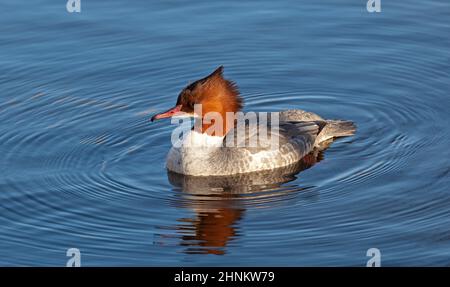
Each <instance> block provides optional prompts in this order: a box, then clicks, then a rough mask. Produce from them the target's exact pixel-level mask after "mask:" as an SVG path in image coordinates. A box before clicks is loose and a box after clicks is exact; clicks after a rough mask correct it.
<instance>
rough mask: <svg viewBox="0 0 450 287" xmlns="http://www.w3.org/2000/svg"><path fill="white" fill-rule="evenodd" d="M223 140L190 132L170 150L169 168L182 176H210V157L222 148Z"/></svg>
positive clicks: (168, 157)
mask: <svg viewBox="0 0 450 287" xmlns="http://www.w3.org/2000/svg"><path fill="white" fill-rule="evenodd" d="M223 138H224V137H216V136H209V135H207V134H202V133H199V132H196V131H190V132H189V133H188V134H187V135H186V136H185V137H184V138H183V139H180V141H179V142H176V143H174V145H173V147H172V148H171V149H170V151H169V154H168V156H167V168H168V169H169V170H171V171H173V172H176V173H181V174H191V175H198V176H201V175H208V174H210V166H209V160H208V159H209V155H210V153H212V152H215V151H217V149H219V148H221V147H222V143H223Z"/></svg>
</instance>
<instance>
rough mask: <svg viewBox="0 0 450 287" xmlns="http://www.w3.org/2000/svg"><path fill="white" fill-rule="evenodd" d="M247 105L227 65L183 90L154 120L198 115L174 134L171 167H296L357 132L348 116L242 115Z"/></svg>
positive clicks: (206, 172) (221, 172) (217, 170)
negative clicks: (334, 118)
mask: <svg viewBox="0 0 450 287" xmlns="http://www.w3.org/2000/svg"><path fill="white" fill-rule="evenodd" d="M243 104H244V101H243V98H242V97H241V95H240V92H239V89H238V86H237V85H236V83H235V82H233V81H231V80H229V79H226V78H225V77H224V67H223V66H220V67H218V68H217V69H215V70H214V71H213V72H212V73H211V74H209V75H208V76H206V77H204V78H201V79H199V80H196V81H194V82H192V83H190V84H188V85H187V86H186V87H185V88H184V89H182V90H181V92H180V93H179V95H178V98H177V101H176V104H175V106H174V107H173V108H170V109H169V110H167V111H165V112H161V113H157V114H154V115H153V116H152V117H151V121H152V122H154V121H156V120H161V119H166V118H174V119H178V120H180V119H194V121H193V125H192V127H190V128H189V129H188V130H186V131H184V132H183V133H182V135H181V136H175V137H174V136H172V147H171V149H170V150H169V152H168V155H167V158H166V167H167V169H168V170H169V171H170V172H173V173H177V174H182V175H189V176H231V175H236V174H244V173H254V172H263V171H264V172H267V171H270V170H275V169H279V168H282V167H287V166H290V165H293V164H295V163H297V162H299V161H301V160H302V159H303V158H304V157H305V156H307V155H309V154H311V153H313V152H315V151H317V150H324V149H325V148H327V147H328V146H329V145H330V144H331V143H332V142H333V141H334V140H335V139H336V138H341V137H347V136H352V135H354V134H355V132H356V125H355V124H354V122H352V121H349V120H328V119H324V118H322V117H320V116H319V115H317V114H315V113H313V112H308V111H304V110H300V109H289V110H282V111H277V112H270V113H258V114H256V113H254V112H248V113H244V112H243V111H242V109H243ZM249 115H250V116H249ZM239 119H241V120H239ZM242 119H243V120H242ZM252 119H254V120H253V121H252Z"/></svg>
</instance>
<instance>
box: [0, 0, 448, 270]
mask: <svg viewBox="0 0 450 287" xmlns="http://www.w3.org/2000/svg"><path fill="white" fill-rule="evenodd" d="M65 2H66V1H63V0H61V1H33V4H30V2H29V1H13V0H6V1H3V2H2V5H1V10H2V12H1V13H2V15H1V17H0V87H1V96H0V99H1V102H0V143H1V144H0V151H1V153H2V159H1V160H0V171H1V173H0V214H1V216H0V226H1V227H0V265H2V266H5V265H6V266H9V265H26V266H28V265H32V266H34V265H56V266H64V265H65V264H66V261H67V259H68V258H67V257H66V250H67V249H68V248H72V247H73V248H79V249H80V250H81V253H82V265H85V266H96V265H147V266H154V265H164V266H172V265H174V266H186V265H231V266H236V265H282V266H284V265H294V266H297V265H332V266H334V265H356V266H365V264H366V261H367V260H368V259H369V258H368V257H366V251H367V249H369V248H372V247H375V248H378V249H380V251H381V254H382V265H384V266H388V265H402V266H403V265H446V266H448V265H449V264H450V230H449V226H450V216H449V214H450V213H449V206H450V193H449V192H450V190H449V187H450V182H449V177H450V164H449V158H450V152H449V144H450V130H449V107H450V95H449V92H450V81H449V73H450V50H449V46H450V37H449V29H450V9H449V4H448V3H447V2H446V1H444V0H440V1H437V0H432V1H418V0H411V1H395V3H392V2H393V1H382V12H381V13H376V14H375V13H373V14H370V13H368V12H367V11H366V9H365V5H366V3H365V2H366V1H350V0H346V1H339V3H336V1H330V0H323V1H308V2H306V1H293V0H292V1H283V3H282V2H279V1H248V2H243V1H227V2H226V3H225V2H224V3H215V2H213V1H196V2H195V3H191V2H185V1H118V0H115V1H93V0H92V1H91V0H89V1H85V0H82V1H81V2H82V12H81V13H80V14H69V13H67V12H66V9H65ZM221 64H223V65H225V74H226V76H227V77H229V78H231V79H233V80H235V81H236V82H237V83H238V84H239V86H240V89H241V92H242V95H243V98H244V99H245V103H246V108H245V109H246V110H254V111H274V110H280V109H294V108H300V109H305V110H310V111H313V112H316V113H318V114H320V115H321V116H323V117H325V118H339V119H348V120H352V121H355V122H356V123H357V125H358V131H357V134H356V135H355V136H354V137H350V138H345V139H342V140H339V141H337V142H335V143H334V144H333V145H332V146H331V147H330V148H329V149H327V150H326V151H325V152H323V153H321V154H317V155H312V156H310V157H309V158H306V159H305V160H304V161H303V162H301V163H299V164H298V165H296V166H292V167H289V170H287V171H286V170H285V171H281V172H280V171H273V172H271V173H269V174H252V175H246V176H239V177H231V178H225V179H224V178H208V179H203V180H202V179H198V178H190V177H182V176H179V175H176V174H170V173H167V171H166V170H165V156H166V153H167V152H168V150H169V148H170V145H171V144H170V133H171V131H172V129H173V128H174V126H171V125H170V124H169V122H168V121H160V122H156V123H150V122H149V116H150V115H151V114H152V113H154V112H156V111H161V110H163V109H165V108H168V107H170V106H171V105H173V103H174V101H175V97H176V95H177V94H178V92H179V90H180V89H181V88H182V87H183V86H185V85H186V84H187V83H188V82H189V81H192V80H195V79H197V78H199V77H202V76H205V75H206V74H208V73H209V72H211V71H212V70H213V69H214V68H215V67H217V66H218V65H221Z"/></svg>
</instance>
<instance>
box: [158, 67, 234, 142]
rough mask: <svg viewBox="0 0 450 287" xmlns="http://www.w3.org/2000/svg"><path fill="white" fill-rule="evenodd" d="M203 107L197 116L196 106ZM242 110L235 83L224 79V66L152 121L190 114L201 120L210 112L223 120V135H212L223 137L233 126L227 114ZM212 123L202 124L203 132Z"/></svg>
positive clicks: (191, 88) (189, 86)
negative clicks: (217, 114)
mask: <svg viewBox="0 0 450 287" xmlns="http://www.w3.org/2000/svg"><path fill="white" fill-rule="evenodd" d="M195 105H201V114H200V115H199V114H195V113H194V112H195V111H194V106H195ZM241 108H242V98H241V97H240V96H239V90H238V88H237V86H236V84H235V83H233V82H232V81H229V80H226V79H225V78H224V77H223V66H220V67H219V68H217V69H216V70H215V71H214V72H213V73H211V74H210V75H209V76H207V77H205V78H203V79H200V80H198V81H195V82H193V83H192V84H189V85H188V86H187V87H186V88H184V89H183V90H182V91H181V93H180V94H179V96H178V99H177V103H176V105H175V107H174V108H172V109H170V110H168V111H167V112H164V113H161V114H157V115H155V116H153V117H152V121H153V120H156V119H161V118H168V117H172V116H175V115H179V114H183V113H184V114H188V115H190V116H196V117H198V118H200V119H203V118H204V115H206V114H207V113H210V112H216V113H219V114H220V115H221V116H222V119H223V132H222V134H220V132H219V134H215V133H213V134H211V135H217V136H222V135H224V134H226V133H227V132H228V131H229V129H230V128H231V126H230V125H229V124H227V121H226V113H227V112H233V113H236V112H238V111H239V110H240V109H241ZM210 125H212V123H208V124H206V123H202V132H205V131H206V130H207V129H208V127H209V126H210Z"/></svg>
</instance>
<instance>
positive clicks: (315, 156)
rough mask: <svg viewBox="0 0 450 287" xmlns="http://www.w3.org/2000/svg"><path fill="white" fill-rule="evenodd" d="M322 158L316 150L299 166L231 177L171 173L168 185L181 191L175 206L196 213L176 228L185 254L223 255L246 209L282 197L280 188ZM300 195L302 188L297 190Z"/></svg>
mask: <svg viewBox="0 0 450 287" xmlns="http://www.w3.org/2000/svg"><path fill="white" fill-rule="evenodd" d="M321 158H322V154H321V152H319V151H318V150H315V151H314V152H312V153H311V154H309V155H307V156H305V157H304V158H303V159H302V160H301V161H300V162H297V163H296V164H293V165H290V166H286V167H282V168H278V169H275V170H271V171H265V172H254V173H246V174H236V175H231V176H211V177H196V176H188V175H181V174H177V173H174V172H170V171H169V172H168V177H169V181H170V183H171V184H172V185H174V186H175V187H178V188H180V189H181V190H182V192H183V193H182V194H181V200H179V201H177V202H176V204H177V205H179V206H181V207H184V208H189V209H191V210H193V211H194V212H195V217H193V218H182V219H180V220H178V221H179V222H180V224H179V225H178V226H177V227H176V229H177V233H179V234H181V243H180V245H182V246H187V249H186V250H185V251H184V252H186V253H202V254H204V253H206V254H217V255H222V254H224V253H225V248H226V246H227V244H228V242H229V241H230V240H233V238H236V237H237V236H239V232H238V224H239V220H240V219H241V218H242V217H243V215H244V212H245V205H246V204H249V203H250V202H252V201H258V199H262V200H264V198H265V197H271V196H277V195H278V196H281V194H282V193H281V192H280V190H279V187H280V186H281V185H282V184H283V183H287V182H289V181H292V180H294V179H295V178H296V175H297V174H298V173H299V172H300V171H302V170H305V169H307V168H309V167H311V166H312V165H314V164H315V163H316V162H318V161H319V160H320V159H321ZM296 190H297V191H298V190H299V188H296Z"/></svg>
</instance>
